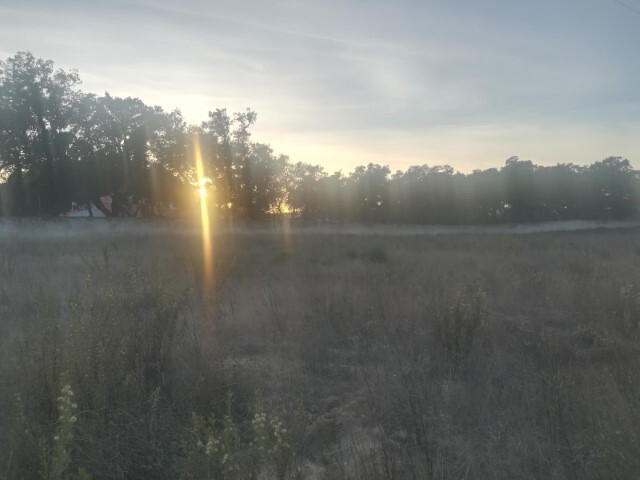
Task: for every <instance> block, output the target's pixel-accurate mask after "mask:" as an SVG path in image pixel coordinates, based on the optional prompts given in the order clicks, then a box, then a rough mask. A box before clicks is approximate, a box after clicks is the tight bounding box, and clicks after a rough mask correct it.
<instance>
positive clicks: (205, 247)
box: [193, 134, 213, 295]
mask: <svg viewBox="0 0 640 480" xmlns="http://www.w3.org/2000/svg"><path fill="white" fill-rule="evenodd" d="M193 153H194V157H195V162H196V175H197V176H198V192H199V194H200V195H199V199H200V228H201V229H202V262H203V272H204V289H203V290H204V292H205V295H208V294H209V292H210V291H211V288H212V287H213V245H212V240H211V223H210V218H209V208H208V205H207V195H206V189H205V183H206V178H205V174H204V164H203V163H202V152H201V150H200V138H199V137H198V135H197V134H196V135H194V136H193Z"/></svg>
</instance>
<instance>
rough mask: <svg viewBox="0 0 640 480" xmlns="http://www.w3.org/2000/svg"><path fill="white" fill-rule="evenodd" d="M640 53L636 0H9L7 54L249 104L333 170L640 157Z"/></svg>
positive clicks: (99, 83)
mask: <svg viewBox="0 0 640 480" xmlns="http://www.w3.org/2000/svg"><path fill="white" fill-rule="evenodd" d="M639 46H640V0H624V1H618V0H423V1H418V0H389V1H381V0H229V1H227V0H224V1H223V0H220V1H219V0H180V1H169V0H55V1H52V0H47V1H45V0H40V1H31V0H23V1H20V2H18V1H15V0H0V58H3V59H6V58H7V57H9V56H11V55H14V54H15V53H16V52H17V51H21V50H27V51H31V52H32V53H33V54H34V55H36V56H37V57H40V58H46V59H51V60H53V61H54V62H55V64H56V66H58V67H61V68H64V69H77V70H78V71H79V73H80V76H81V78H82V81H83V86H82V89H83V90H85V91H87V92H94V93H103V92H105V91H108V92H110V93H111V94H112V95H118V96H133V97H139V98H140V99H142V100H143V101H144V102H145V103H147V104H153V105H160V106H162V107H163V108H165V109H166V110H173V109H175V108H179V109H180V110H181V111H182V114H183V115H184V117H185V119H186V120H187V121H188V122H189V123H195V124H199V123H200V122H201V121H203V120H206V118H207V114H208V112H209V111H210V110H214V109H216V108H227V110H229V111H230V112H234V111H241V110H244V109H245V108H251V109H252V110H254V111H256V112H257V113H258V122H257V124H256V126H255V128H254V130H253V132H254V139H255V140H256V141H261V142H266V143H270V144H271V146H272V147H273V148H274V150H275V152H276V153H284V154H287V155H289V157H290V158H291V160H292V161H294V162H295V161H304V162H308V163H314V164H316V163H317V164H321V165H323V166H324V167H325V169H326V170H327V171H329V172H333V171H334V170H343V171H345V172H347V171H350V170H351V169H353V167H355V166H356V165H363V164H367V163H379V164H383V165H389V166H390V168H391V170H392V171H395V170H398V169H406V168H407V167H408V166H409V165H416V164H425V163H426V164H429V165H442V164H449V165H451V166H453V167H454V168H455V169H457V170H460V171H462V172H470V171H472V170H473V169H476V168H489V167H500V166H502V165H504V161H505V159H507V158H509V157H511V156H514V155H517V156H519V157H520V158H522V159H530V160H533V161H534V162H535V163H538V164H544V165H553V164H556V163H569V162H571V163H576V164H588V163H592V162H594V161H597V160H601V159H603V158H605V157H607V156H610V155H618V156H623V157H626V158H629V160H630V161H631V162H632V164H633V165H634V166H636V167H638V168H640V55H639V53H638V47H639Z"/></svg>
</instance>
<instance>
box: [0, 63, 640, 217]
mask: <svg viewBox="0 0 640 480" xmlns="http://www.w3.org/2000/svg"><path fill="white" fill-rule="evenodd" d="M80 84H81V82H80V77H79V75H78V73H77V72H75V71H65V70H62V69H56V68H54V64H53V62H52V61H50V60H42V59H37V58H35V57H34V56H33V55H32V54H31V53H28V52H18V53H17V54H16V55H14V56H13V57H10V58H8V59H7V60H6V61H0V214H1V215H4V216H30V215H31V216H33V215H39V216H57V215H60V214H63V213H64V212H67V211H69V210H70V209H71V208H73V207H76V208H77V207H88V208H90V207H91V205H92V204H93V205H95V206H96V207H97V208H99V209H100V210H102V211H104V212H105V214H107V215H108V216H123V215H132V214H134V213H132V212H135V214H136V215H142V216H149V217H152V216H161V215H162V213H161V212H162V209H161V208H160V207H162V206H167V205H171V206H174V207H175V208H177V209H180V210H182V211H185V212H188V211H189V210H190V209H191V208H192V207H193V205H194V204H195V203H197V201H198V199H199V197H198V195H197V191H196V187H198V188H200V189H206V190H207V191H208V192H209V195H207V200H206V201H208V202H209V203H210V204H211V207H212V208H213V209H215V213H216V215H217V216H218V217H220V218H241V219H249V220H260V219H264V218H265V217H267V216H268V215H270V214H274V213H281V214H282V213H288V214H291V215H294V216H299V217H301V218H303V219H305V220H307V221H356V222H366V223H387V222H394V223H417V224H426V223H439V224H448V223H460V224H463V223H499V222H534V221H545V220H566V219H604V218H611V219H624V218H629V217H631V216H634V215H636V214H637V212H638V186H639V182H638V175H637V173H636V172H635V171H634V170H633V168H632V167H631V164H630V163H629V161H628V160H627V159H624V158H621V157H614V156H612V157H609V158H606V159H604V160H602V161H598V162H595V163H593V164H591V165H590V166H578V165H573V164H558V165H555V166H540V165H535V164H534V163H533V162H531V161H528V160H526V161H523V160H520V159H518V157H512V158H510V159H508V160H507V161H506V163H505V165H504V166H503V167H502V168H500V169H496V168H490V169H487V170H476V171H474V172H472V173H470V174H463V173H460V172H457V171H455V170H454V169H453V168H452V167H450V166H448V165H436V166H428V165H418V166H412V167H409V168H408V169H407V170H406V171H397V172H395V173H392V172H391V171H390V169H389V167H388V166H384V165H377V164H372V163H370V164H368V165H366V166H359V167H357V168H355V169H354V171H352V172H351V173H349V174H344V173H342V172H336V173H334V174H328V173H326V172H325V171H324V169H323V168H322V167H321V166H318V165H310V164H307V163H304V162H297V163H293V162H291V161H290V160H289V158H288V157H286V156H284V155H276V154H275V153H274V152H273V150H272V148H271V147H270V146H269V145H268V144H264V143H259V142H254V141H253V140H252V137H251V127H252V126H253V125H254V123H255V122H256V119H257V115H256V113H255V112H253V111H251V110H249V109H247V110H246V111H244V112H239V113H235V114H229V113H228V112H227V111H226V110H225V109H215V110H212V111H210V112H209V115H208V118H207V120H206V121H204V122H202V123H201V124H200V125H188V124H187V123H186V122H185V120H184V119H183V117H182V115H181V113H180V111H179V110H175V111H172V112H167V111H165V110H163V109H162V108H161V107H158V106H148V105H146V104H145V103H144V102H143V101H141V100H140V99H137V98H131V97H127V98H119V97H114V96H111V95H110V94H109V93H105V94H104V95H102V96H99V95H95V94H92V93H84V92H82V91H81V90H80ZM196 141H197V143H198V146H197V149H198V151H199V152H201V156H202V164H203V172H204V179H202V178H200V179H199V178H198V177H197V174H196V165H195V155H196V147H195V142H196ZM198 182H200V183H201V185H198ZM106 195H108V196H110V197H111V199H112V205H111V208H110V209H106V208H105V207H104V205H102V201H101V198H103V197H104V196H106Z"/></svg>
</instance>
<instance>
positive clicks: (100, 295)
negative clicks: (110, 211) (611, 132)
mask: <svg viewBox="0 0 640 480" xmlns="http://www.w3.org/2000/svg"><path fill="white" fill-rule="evenodd" d="M41 231H42V230H41ZM200 251H201V249H200V245H199V237H198V236H196V235H194V236H191V235H183V234H178V232H176V234H170V233H168V234H164V235H161V236H160V235H151V234H145V233H139V234H133V233H130V232H129V233H117V232H116V233H111V234H100V235H92V234H91V233H90V232H89V231H85V232H83V234H82V235H78V236H75V237H42V236H38V235H32V236H30V237H26V236H18V235H11V236H4V237H2V238H0V432H1V434H0V478H3V479H7V480H8V479H11V480H13V479H41V478H46V479H56V478H83V479H87V478H94V479H114V478H123V479H125V478H126V479H142V478H144V479H176V478H193V479H203V478H212V479H213V478H215V479H222V478H224V479H235V478H278V479H285V478H317V479H335V478H344V479H404V478H408V479H424V478H426V479H460V478H470V479H471V478H495V479H499V478H504V479H533V478H557V479H601V478H618V479H627V478H628V479H632V478H637V476H638V472H640V437H639V436H638V435H639V434H640V381H639V380H640V378H639V373H640V370H639V368H638V367H639V366H640V355H639V354H640V283H639V280H640V278H639V276H638V271H639V268H638V267H640V232H638V231H637V230H627V231H622V230H618V231H589V232H581V233H553V234H535V235H527V236H513V235H483V236H481V235H460V236H444V235H443V236H434V237H424V236H417V235H416V236H405V237H393V236H389V237H383V236H350V235H315V236H312V235H298V236H291V237H286V236H284V235H276V234H269V233H266V232H262V233H256V234H255V235H240V234H218V235H215V236H214V251H215V255H214V256H215V269H214V270H215V285H213V286H211V288H210V290H209V292H208V293H209V294H210V295H204V293H205V292H203V285H202V282H201V278H202V267H201V259H200V254H199V252H200ZM203 298H212V300H210V301H209V302H208V303H206V304H205V303H204V302H203ZM74 419H75V420H74ZM216 442H217V443H216ZM214 446H215V448H214ZM221 452H222V453H221ZM225 454H227V456H226V457H225V456H224V455H225Z"/></svg>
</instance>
